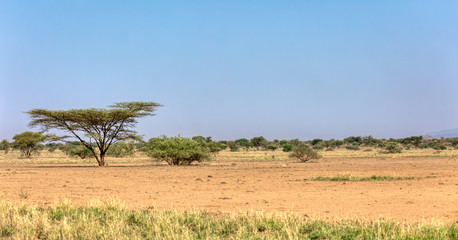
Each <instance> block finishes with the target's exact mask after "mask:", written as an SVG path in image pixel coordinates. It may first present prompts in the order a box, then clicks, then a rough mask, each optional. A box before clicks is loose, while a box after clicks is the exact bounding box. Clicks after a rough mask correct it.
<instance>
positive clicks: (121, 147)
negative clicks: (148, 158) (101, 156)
mask: <svg viewBox="0 0 458 240" xmlns="http://www.w3.org/2000/svg"><path fill="white" fill-rule="evenodd" d="M134 153H135V143H134V142H133V141H130V142H117V143H114V144H112V145H111V146H110V148H108V151H107V156H110V157H126V156H132V155H134Z"/></svg>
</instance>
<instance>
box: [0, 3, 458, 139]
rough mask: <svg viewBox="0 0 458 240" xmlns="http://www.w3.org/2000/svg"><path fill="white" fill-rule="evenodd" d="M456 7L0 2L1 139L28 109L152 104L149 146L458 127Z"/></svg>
mask: <svg viewBox="0 0 458 240" xmlns="http://www.w3.org/2000/svg"><path fill="white" fill-rule="evenodd" d="M457 12H458V2H457V1H408V0H406V1H52V0H46V1H10V0H6V1H1V2H0V138H8V139H10V138H12V137H13V136H14V134H17V133H20V132H23V131H27V130H30V129H29V128H28V126H27V124H28V122H29V119H28V116H27V115H26V114H25V113H24V112H25V111H28V110H30V109H33V108H47V109H55V110H58V109H71V108H89V107H99V108H103V107H106V106H108V105H110V104H112V103H114V102H122V101H155V102H158V103H161V104H163V105H164V107H162V108H160V109H159V110H158V111H157V115H156V116H154V117H149V118H145V119H142V120H141V121H140V123H139V124H138V127H137V131H138V132H140V133H141V134H144V135H145V138H147V139H148V138H150V137H155V136H158V135H161V134H166V135H177V134H181V135H182V136H195V135H204V136H212V137H213V138H214V139H218V140H219V139H237V138H242V137H246V138H251V137H254V136H264V137H266V138H268V139H274V138H277V139H291V138H300V139H303V140H307V139H313V138H325V139H329V138H344V137H347V136H351V135H362V136H365V135H373V136H375V137H384V138H389V137H404V136H412V135H422V134H425V133H427V132H431V131H438V130H443V129H449V128H456V127H458V44H457V43H458V17H457Z"/></svg>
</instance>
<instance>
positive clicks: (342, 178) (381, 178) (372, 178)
mask: <svg viewBox="0 0 458 240" xmlns="http://www.w3.org/2000/svg"><path fill="white" fill-rule="evenodd" d="M410 179H414V178H413V177H392V176H378V175H372V176H370V177H358V176H352V175H342V176H337V177H316V178H311V179H305V180H312V181H335V182H338V181H393V180H410Z"/></svg>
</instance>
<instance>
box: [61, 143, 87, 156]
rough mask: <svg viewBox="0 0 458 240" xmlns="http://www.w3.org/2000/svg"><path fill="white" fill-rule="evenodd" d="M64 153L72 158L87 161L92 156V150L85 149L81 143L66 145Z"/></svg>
mask: <svg viewBox="0 0 458 240" xmlns="http://www.w3.org/2000/svg"><path fill="white" fill-rule="evenodd" d="M64 152H65V153H66V154H67V155H68V156H70V157H79V158H81V159H85V158H88V157H91V156H92V152H91V150H89V149H88V148H87V147H85V146H84V145H83V144H82V143H81V142H78V141H74V142H68V143H66V144H65V147H64Z"/></svg>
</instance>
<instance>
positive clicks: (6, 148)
mask: <svg viewBox="0 0 458 240" xmlns="http://www.w3.org/2000/svg"><path fill="white" fill-rule="evenodd" d="M0 145H1V146H2V149H3V151H5V154H8V152H9V151H10V142H8V140H6V139H3V141H2V142H1V143H0Z"/></svg>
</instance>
